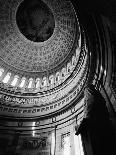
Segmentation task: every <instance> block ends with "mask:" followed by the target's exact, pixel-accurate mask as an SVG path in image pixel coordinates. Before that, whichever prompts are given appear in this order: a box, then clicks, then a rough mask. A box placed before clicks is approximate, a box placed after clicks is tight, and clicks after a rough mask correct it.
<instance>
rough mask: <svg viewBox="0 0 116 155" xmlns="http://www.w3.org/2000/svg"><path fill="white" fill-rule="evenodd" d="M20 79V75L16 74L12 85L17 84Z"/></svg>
mask: <svg viewBox="0 0 116 155" xmlns="http://www.w3.org/2000/svg"><path fill="white" fill-rule="evenodd" d="M18 79H19V76H18V75H15V76H14V79H13V80H12V82H11V85H12V86H16V84H17V82H18Z"/></svg>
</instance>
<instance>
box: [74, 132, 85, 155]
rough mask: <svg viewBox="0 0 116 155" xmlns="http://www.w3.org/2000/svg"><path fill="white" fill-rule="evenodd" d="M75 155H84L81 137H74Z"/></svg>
mask: <svg viewBox="0 0 116 155" xmlns="http://www.w3.org/2000/svg"><path fill="white" fill-rule="evenodd" d="M74 145H75V155H84V150H83V145H82V139H81V135H78V136H77V135H74Z"/></svg>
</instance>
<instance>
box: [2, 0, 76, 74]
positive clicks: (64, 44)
mask: <svg viewBox="0 0 116 155" xmlns="http://www.w3.org/2000/svg"><path fill="white" fill-rule="evenodd" d="M69 10H70V11H69ZM76 20H77V19H76V15H75V11H74V9H73V7H72V4H71V2H70V1H67V0H63V2H61V0H57V1H56V0H53V1H49V0H24V1H23V0H11V1H9V0H5V2H4V1H3V0H0V63H1V64H2V65H4V66H6V67H7V68H8V67H10V69H11V67H13V68H15V69H16V70H22V71H25V72H29V73H31V72H33V73H35V72H36V73H41V72H45V71H46V72H47V71H48V70H51V69H54V68H56V67H57V66H59V65H60V64H62V63H63V62H64V60H65V59H66V58H67V56H68V55H70V54H71V52H72V49H73V47H74V44H75V42H76V38H77V36H78V34H79V28H78V26H77V24H78V23H77V21H76Z"/></svg>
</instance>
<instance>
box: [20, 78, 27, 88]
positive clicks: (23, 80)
mask: <svg viewBox="0 0 116 155" xmlns="http://www.w3.org/2000/svg"><path fill="white" fill-rule="evenodd" d="M25 83H26V77H22V79H21V83H20V85H19V87H20V88H23V87H24V86H25Z"/></svg>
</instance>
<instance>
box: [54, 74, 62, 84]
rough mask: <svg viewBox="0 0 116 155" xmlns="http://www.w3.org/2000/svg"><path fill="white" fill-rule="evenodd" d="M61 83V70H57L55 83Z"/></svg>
mask: <svg viewBox="0 0 116 155" xmlns="http://www.w3.org/2000/svg"><path fill="white" fill-rule="evenodd" d="M60 83H61V74H60V72H57V73H56V76H55V85H58V84H60Z"/></svg>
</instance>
